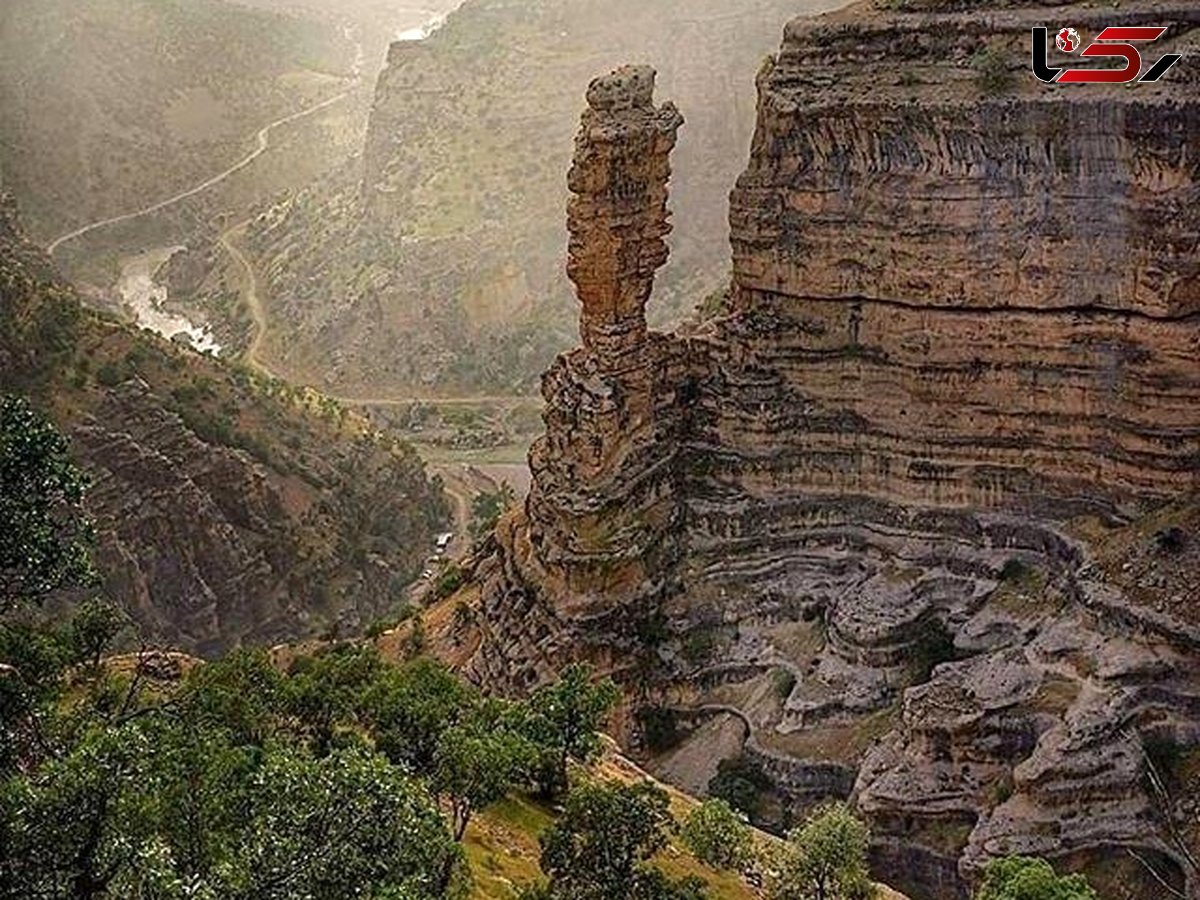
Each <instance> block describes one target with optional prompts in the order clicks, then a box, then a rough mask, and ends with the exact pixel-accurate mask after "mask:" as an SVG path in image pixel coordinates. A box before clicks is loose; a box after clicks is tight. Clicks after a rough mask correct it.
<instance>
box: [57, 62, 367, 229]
mask: <svg viewBox="0 0 1200 900" xmlns="http://www.w3.org/2000/svg"><path fill="white" fill-rule="evenodd" d="M361 81H362V78H361V76H360V75H355V76H354V80H353V82H351V84H350V86H349V87H348V88H346V90H344V91H342V92H341V93H339V94H335V95H334V96H332V97H329V98H327V99H325V100H322V101H321V102H320V103H314V104H313V105H312V106H307V107H305V108H304V109H302V110H300V111H299V112H294V113H292V114H291V115H287V116H283V117H282V118H279V119H276V120H275V121H274V122H270V123H268V124H266V125H264V126H263V127H262V128H260V129H259V130H258V132H257V133H256V134H255V136H254V137H255V147H254V149H253V150H252V151H251V152H250V153H249V154H248V155H246V156H244V157H243V158H242V159H240V160H238V161H237V162H236V163H234V164H233V165H232V166H230V167H229V168H228V169H225V171H223V172H219V173H218V174H216V175H214V176H212V177H211V178H209V179H207V180H206V181H202V182H201V183H200V184H198V185H196V186H195V187H191V188H188V189H187V190H186V191H182V192H181V193H178V194H176V195H175V196H174V197H168V198H167V199H166V200H160V201H159V202H158V203H154V204H151V205H150V206H146V207H143V208H142V209H138V210H135V211H133V212H130V213H125V214H124V215H120V216H113V217H112V218H110V219H101V220H100V221H99V222H92V223H91V224H90V225H84V226H83V227H82V228H76V229H75V230H74V231H70V232H67V233H66V234H64V235H63V236H62V237H59V238H55V239H54V240H53V241H51V242H50V244H49V245H48V246H47V247H46V252H47V253H53V252H54V251H55V250H57V249H58V248H59V247H60V246H62V245H63V244H65V243H67V242H68V241H73V240H76V239H78V238H81V237H83V236H84V235H86V234H91V233H92V232H93V231H98V230H99V229H101V228H107V227H108V226H110V225H117V224H119V223H121V222H129V221H131V220H133V219H140V218H141V217H142V216H148V215H150V214H151V213H156V212H161V211H162V210H164V209H166V208H167V207H170V206H174V205H175V204H176V203H180V202H182V201H184V200H187V199H188V198H189V197H195V196H196V195H197V194H200V193H203V192H204V191H207V190H208V189H209V188H211V187H214V186H215V185H218V184H220V183H221V182H222V181H225V180H226V179H227V178H229V177H230V176H232V175H236V174H237V173H238V172H240V171H241V170H242V169H244V168H246V166H248V165H250V164H251V163H252V162H254V161H255V160H256V159H258V158H259V157H260V156H262V155H263V154H264V153H266V152H267V150H268V149H269V148H270V146H271V132H272V131H274V130H275V129H276V128H282V127H283V126H284V125H290V124H291V123H293V122H297V121H299V120H300V119H304V118H307V117H308V116H311V115H313V114H314V113H318V112H320V111H321V110H323V109H328V108H329V107H330V106H333V105H334V104H335V103H341V102H342V101H343V100H345V99H346V98H347V97H349V96H350V95H351V94H353V93H354V92H355V91H356V90H357V89H358V86H359V84H360V83H361Z"/></svg>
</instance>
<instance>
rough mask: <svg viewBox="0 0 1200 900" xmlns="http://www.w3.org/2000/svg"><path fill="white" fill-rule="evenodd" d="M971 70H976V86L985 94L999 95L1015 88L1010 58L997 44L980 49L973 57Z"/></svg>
mask: <svg viewBox="0 0 1200 900" xmlns="http://www.w3.org/2000/svg"><path fill="white" fill-rule="evenodd" d="M971 68H972V69H974V70H975V86H976V87H978V88H979V90H980V91H981V92H983V93H984V94H999V93H1003V92H1004V91H1007V90H1009V89H1010V88H1011V87H1012V86H1013V80H1014V79H1013V74H1012V72H1010V71H1009V69H1008V58H1007V55H1006V54H1005V52H1004V50H1003V49H1002V48H1001V47H1000V46H999V45H996V44H989V45H987V46H986V47H980V48H979V49H978V50H976V51H975V53H974V54H973V55H972V56H971Z"/></svg>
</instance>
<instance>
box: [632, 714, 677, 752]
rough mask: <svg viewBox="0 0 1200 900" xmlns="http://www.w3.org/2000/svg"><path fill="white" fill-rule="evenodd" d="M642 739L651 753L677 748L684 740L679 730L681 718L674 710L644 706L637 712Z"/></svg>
mask: <svg viewBox="0 0 1200 900" xmlns="http://www.w3.org/2000/svg"><path fill="white" fill-rule="evenodd" d="M637 720H638V724H639V725H640V726H641V727H642V737H643V738H644V739H645V741H646V748H647V749H648V750H650V752H651V753H664V752H666V751H667V750H670V749H671V748H673V747H675V746H677V745H678V744H679V742H680V741H681V740H682V739H683V734H682V733H681V732H680V730H679V717H678V716H676V715H675V712H674V710H671V709H669V708H667V707H665V706H644V707H642V708H641V709H639V710H638V712H637Z"/></svg>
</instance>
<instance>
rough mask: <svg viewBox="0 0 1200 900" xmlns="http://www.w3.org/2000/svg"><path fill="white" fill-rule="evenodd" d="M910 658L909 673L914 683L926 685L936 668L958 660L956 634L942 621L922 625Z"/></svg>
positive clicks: (929, 621)
mask: <svg viewBox="0 0 1200 900" xmlns="http://www.w3.org/2000/svg"><path fill="white" fill-rule="evenodd" d="M909 658H910V662H909V672H910V675H911V677H912V680H913V683H914V684H924V683H925V682H926V681H928V680H929V678H930V676H932V675H933V670H934V669H935V668H937V667H938V666H940V665H941V664H942V663H947V662H953V661H954V660H955V659H957V658H958V653H957V651H956V650H955V649H954V634H953V633H952V632H951V631H950V629H949V628H947V627H946V624H945V623H944V622H942V620H941V619H930V620H928V621H927V622H925V623H924V624H923V625H922V627H921V633H920V634H919V635H918V636H917V640H916V641H915V643H914V644H913V647H912V650H911V651H910V655H909Z"/></svg>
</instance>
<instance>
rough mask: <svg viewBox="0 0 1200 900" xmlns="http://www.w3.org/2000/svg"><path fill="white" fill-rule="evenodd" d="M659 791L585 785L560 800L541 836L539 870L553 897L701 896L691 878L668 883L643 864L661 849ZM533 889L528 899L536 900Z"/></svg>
mask: <svg viewBox="0 0 1200 900" xmlns="http://www.w3.org/2000/svg"><path fill="white" fill-rule="evenodd" d="M671 824H672V819H671V814H670V812H669V811H668V802H667V794H666V791H664V790H662V788H659V787H656V786H655V785H653V784H650V783H649V782H643V783H641V784H632V785H620V784H585V785H582V786H580V787H578V788H576V789H574V790H573V791H571V793H570V794H569V795H568V796H567V802H566V808H565V809H564V811H563V814H562V816H560V817H559V819H558V821H557V822H555V823H554V825H553V826H552V827H551V828H550V830H549V831H547V832H546V834H545V835H543V836H542V858H541V863H542V871H543V872H545V873H546V875H547V876H549V879H550V880H549V884H548V885H546V886H545V887H544V888H541V889H540V890H541V892H542V893H541V896H544V897H548V898H553V900H668V898H670V900H684V898H689V897H694V898H702V897H703V896H704V894H703V891H702V890H701V889H700V887H699V886H698V885H697V883H696V882H695V881H694V880H689V881H685V882H673V881H671V880H670V879H668V878H666V876H665V875H663V873H662V872H661V871H659V870H657V869H655V868H654V867H653V866H651V865H649V863H648V861H649V860H650V858H651V857H653V856H654V855H655V854H656V853H658V852H659V851H660V850H662V849H663V848H664V847H665V846H666V844H667V829H668V828H669V827H670V826H671ZM537 890H538V889H535V891H534V893H533V896H537V895H538V894H537Z"/></svg>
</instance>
